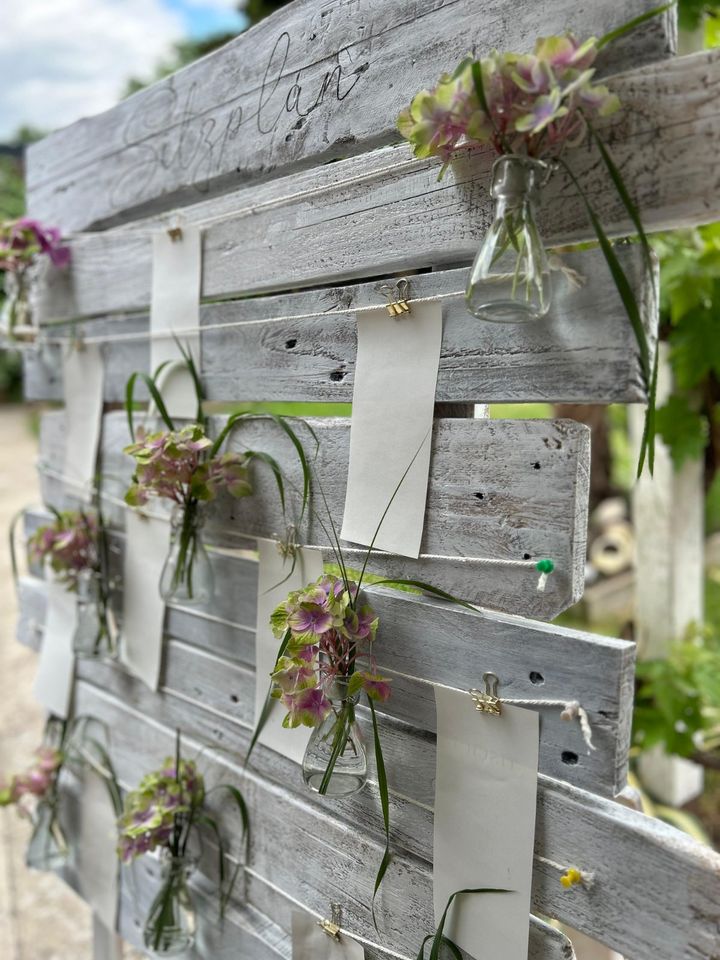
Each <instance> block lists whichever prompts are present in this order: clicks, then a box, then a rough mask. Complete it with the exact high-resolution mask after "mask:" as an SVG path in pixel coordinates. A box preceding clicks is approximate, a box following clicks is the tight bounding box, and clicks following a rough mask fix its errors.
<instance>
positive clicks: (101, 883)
mask: <svg viewBox="0 0 720 960" xmlns="http://www.w3.org/2000/svg"><path fill="white" fill-rule="evenodd" d="M75 856H76V862H77V875H78V879H79V882H80V890H81V893H82V896H83V898H84V899H85V900H86V901H87V902H88V903H89V904H90V906H91V907H92V908H93V910H94V912H95V915H96V917H98V919H99V920H100V921H101V922H102V924H103V926H104V927H105V928H106V929H107V930H114V929H115V926H116V922H117V911H118V872H119V868H118V858H117V820H116V816H115V810H114V808H113V805H112V802H111V800H110V794H109V793H108V788H107V784H106V782H105V781H104V780H103V778H102V777H101V776H99V774H97V773H96V772H95V771H94V770H91V769H87V770H85V772H84V774H83V782H82V794H81V808H80V827H79V836H78V840H77V845H76V848H75Z"/></svg>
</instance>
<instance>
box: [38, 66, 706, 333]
mask: <svg viewBox="0 0 720 960" xmlns="http://www.w3.org/2000/svg"><path fill="white" fill-rule="evenodd" d="M718 83H720V53H719V52H718V51H717V50H715V51H710V52H707V53H699V54H695V55H693V56H690V57H681V58H678V59H676V60H674V61H671V62H669V63H668V64H662V65H657V64H655V65H651V66H649V67H644V68H642V69H640V70H635V71H632V72H630V73H626V74H623V75H621V76H619V77H617V78H615V79H614V80H613V81H612V84H611V85H612V86H613V88H614V89H615V90H616V91H617V92H618V94H619V95H620V96H621V98H623V100H624V102H625V105H626V110H625V111H623V112H622V113H621V114H619V115H617V116H616V117H615V118H611V120H612V123H611V124H610V125H609V127H608V129H607V130H606V131H605V136H606V138H607V139H608V140H609V141H610V142H611V144H612V151H613V156H614V158H615V161H616V163H617V165H618V166H619V168H620V170H621V171H622V174H623V177H624V179H625V182H626V184H628V185H629V189H630V191H631V193H632V195H633V197H634V199H635V202H636V204H637V206H638V208H639V209H640V211H641V213H642V216H643V220H644V223H645V226H646V227H647V228H648V229H652V230H657V229H665V228H671V227H679V226H687V225H692V224H698V223H706V222H709V221H712V220H715V219H718V218H720V194H718V192H717V191H716V190H715V187H714V183H715V177H714V171H715V170H716V167H717V164H718V159H717V157H718V156H719V155H720V151H719V150H718V145H719V143H720V114H719V113H718V109H717V101H718V98H717V95H716V94H717V87H718ZM567 159H568V161H569V162H570V163H571V164H572V166H573V169H574V170H575V172H576V175H577V176H578V178H579V180H580V182H581V183H582V185H583V188H584V189H585V191H586V192H587V193H588V195H589V196H591V197H592V200H593V204H594V207H595V209H596V211H597V213H598V216H599V217H600V219H601V221H602V223H603V225H604V226H605V228H606V230H607V231H608V232H609V233H610V234H611V235H612V234H614V235H622V234H626V233H632V232H634V227H633V225H632V223H631V222H630V221H629V219H628V217H627V214H626V212H625V210H624V207H623V205H622V204H621V203H620V201H619V200H618V198H617V193H616V191H615V190H614V188H613V187H612V182H611V180H610V179H609V176H608V174H607V172H606V171H605V169H604V166H603V164H602V161H601V160H600V158H599V156H598V155H597V154H596V153H595V152H594V151H593V150H590V149H588V148H587V147H582V148H577V149H575V150H574V151H569V152H568V154H567ZM491 162H492V157H491V156H490V155H489V153H487V152H479V153H476V154H472V155H468V156H466V157H465V158H464V159H462V160H457V161H455V162H454V164H453V169H452V171H449V172H448V174H447V175H446V177H445V179H444V180H443V181H442V182H441V183H438V181H437V174H438V169H439V163H438V162H437V161H436V160H432V159H431V160H424V161H416V160H413V159H412V158H411V154H410V150H409V147H408V146H407V145H400V146H396V147H386V148H382V149H379V150H375V151H373V152H372V153H369V154H365V155H363V156H360V157H356V158H353V159H349V160H344V161H340V162H338V163H333V164H328V165H326V166H323V167H319V168H316V169H314V170H310V171H305V172H301V173H298V174H296V175H294V176H292V177H284V178H281V179H279V180H273V181H272V182H270V183H265V184H259V185H255V186H253V187H252V188H248V189H240V190H236V191H234V192H232V193H228V194H225V195H224V196H222V197H220V198H217V199H213V200H209V201H207V202H204V203H198V204H194V205H193V206H192V207H188V208H186V210H185V211H184V212H185V215H186V217H187V219H188V221H194V222H201V221H203V220H206V219H207V218H208V217H217V216H223V217H226V219H223V220H222V221H221V222H215V223H213V224H210V225H209V226H208V227H207V228H206V229H205V231H204V236H203V250H204V259H203V286H202V296H203V297H204V298H206V299H222V298H227V297H231V296H233V295H235V294H238V293H243V294H249V293H254V292H271V291H273V290H282V289H292V288H297V287H303V286H312V285H321V284H322V285H327V284H328V283H332V282H334V281H337V280H345V279H348V280H349V279H353V278H361V277H367V276H381V275H383V274H386V273H390V272H394V271H407V270H413V269H420V268H427V267H438V268H439V267H444V266H449V265H452V266H457V265H460V264H463V263H467V262H469V261H470V259H471V258H472V257H473V256H474V254H475V253H476V251H477V248H478V245H479V244H480V241H481V240H482V238H483V237H484V235H485V233H486V231H487V228H488V226H489V223H490V219H491V216H492V202H491V200H490V198H489V196H488V193H487V186H488V181H489V172H490V165H491ZM357 178H361V179H360V180H357ZM307 191H311V193H310V194H307ZM159 222H160V221H158V220H157V219H156V220H152V219H150V220H142V221H135V222H134V223H133V224H132V225H131V226H130V227H128V228H119V229H117V230H110V231H108V232H106V233H98V234H93V235H85V236H83V237H81V238H80V237H79V238H77V239H76V240H74V241H73V244H72V247H73V266H72V269H71V270H69V271H66V272H65V273H58V272H57V271H54V272H53V271H51V270H48V271H46V278H45V280H44V281H43V282H42V283H41V285H40V290H39V303H38V316H39V317H40V318H41V319H43V320H44V321H50V320H61V319H72V318H75V317H80V316H90V315H102V314H106V313H113V312H117V311H121V310H142V309H145V308H147V305H148V301H149V292H150V272H151V271H150V251H151V237H150V233H149V231H150V230H151V229H153V228H157V227H158V225H159ZM540 228H541V232H542V234H543V236H544V238H545V241H546V242H547V243H548V244H549V245H556V244H563V243H569V242H575V241H579V240H586V239H589V238H592V236H593V234H592V230H591V229H590V227H589V223H588V220H587V213H586V210H585V207H584V204H583V202H582V201H581V200H580V198H579V197H578V196H577V193H576V191H575V188H574V187H573V186H572V185H571V184H570V182H569V181H568V179H567V177H566V176H565V175H561V174H557V175H555V176H554V177H553V178H552V180H551V182H550V184H549V185H548V187H547V188H546V190H545V195H544V202H543V208H542V211H541V218H540Z"/></svg>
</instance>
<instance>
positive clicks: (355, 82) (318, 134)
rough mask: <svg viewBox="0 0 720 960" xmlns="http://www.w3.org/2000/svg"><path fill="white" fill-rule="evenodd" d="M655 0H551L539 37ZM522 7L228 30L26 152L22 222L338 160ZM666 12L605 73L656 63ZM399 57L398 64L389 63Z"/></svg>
mask: <svg viewBox="0 0 720 960" xmlns="http://www.w3.org/2000/svg"><path fill="white" fill-rule="evenodd" d="M654 4H655V0H625V3H624V4H623V5H622V8H619V7H618V5H617V4H616V3H614V2H613V0H595V2H594V3H592V4H589V5H588V4H585V5H579V4H577V3H576V2H574V0H556V2H554V3H553V4H552V5H551V6H549V7H548V8H547V9H546V10H544V11H543V22H542V32H543V33H544V34H545V35H547V34H551V33H557V32H561V31H564V30H567V29H572V30H575V31H576V32H577V33H578V35H580V36H591V35H593V34H594V35H596V36H602V34H604V33H605V32H607V31H608V30H610V29H612V28H614V27H617V26H619V25H620V24H621V23H624V22H626V21H627V20H629V19H630V18H631V17H634V16H636V15H637V14H639V13H642V12H645V11H647V10H649V9H652V8H653V6H654ZM538 29H539V28H538V22H537V16H536V12H535V9H534V7H533V5H532V4H531V3H524V4H520V5H518V4H512V3H510V0H487V2H485V3H484V4H483V5H482V9H478V6H477V4H476V3H474V2H473V0H455V2H453V3H443V4H438V3H436V2H433V0H421V2H416V0H392V2H389V0H352V3H350V4H348V3H347V2H346V0H322V2H321V0H304V2H296V3H294V4H291V5H290V6H289V7H287V8H285V9H284V10H282V11H281V12H279V14H278V15H277V16H275V17H271V18H269V19H267V20H265V21H263V22H262V23H261V24H259V25H258V26H256V27H255V28H253V29H252V30H250V31H249V32H248V33H246V34H243V35H242V36H240V37H239V38H238V39H237V40H235V41H233V42H232V43H230V44H228V45H227V46H225V47H224V48H223V49H222V50H219V51H217V52H216V53H213V54H212V55H211V56H209V57H206V58H204V59H203V60H201V61H199V62H198V63H195V64H193V65H191V66H190V67H188V68H186V69H184V70H182V71H180V72H179V73H177V74H175V75H174V76H172V77H168V78H167V79H165V80H162V81H160V82H159V83H157V84H155V85H154V86H152V87H150V88H149V89H147V90H144V91H142V92H140V93H138V94H136V95H135V96H133V97H130V98H129V99H127V100H124V101H122V102H121V103H120V104H119V105H118V106H116V107H114V108H113V109H111V110H109V111H106V112H105V113H103V114H100V115H99V116H97V117H92V118H90V119H84V120H81V121H79V122H78V123H76V124H73V125H72V126H70V127H68V128H66V129H65V130H61V131H59V132H58V133H55V134H52V135H51V136H50V137H48V138H46V139H45V140H44V141H42V142H41V143H40V144H38V145H35V146H32V147H31V148H30V150H29V152H28V186H29V196H30V209H31V212H32V215H33V216H37V217H39V218H41V219H43V220H46V221H49V222H53V223H55V222H57V223H60V224H62V226H63V227H64V228H65V229H66V230H67V229H78V228H80V227H86V226H87V225H88V224H90V223H93V222H96V221H103V220H104V221H109V220H113V219H118V217H119V216H121V215H122V214H123V213H126V212H127V211H129V210H138V209H148V208H151V207H156V208H165V209H167V207H168V206H169V205H171V204H177V203H178V202H182V201H183V200H186V199H188V198H193V197H196V198H197V197H201V196H203V195H205V194H207V193H209V192H210V193H212V192H217V191H218V190H222V189H225V188H227V187H228V186H237V185H238V184H241V183H244V182H248V181H249V180H252V179H253V178H258V177H267V176H269V175H271V174H272V173H273V172H275V171H278V170H282V169H283V168H289V169H291V168H293V167H301V166H303V165H307V164H309V163H312V162H316V163H317V162H326V161H327V160H331V159H337V158H338V157H347V156H351V155H353V154H356V153H359V152H361V151H363V150H366V149H368V147H372V146H374V145H377V144H382V143H387V142H389V141H391V140H393V139H396V138H397V132H396V128H395V121H396V118H397V115H398V113H399V112H400V110H401V109H402V108H403V107H404V106H405V105H406V104H407V103H408V102H409V100H410V99H411V97H412V96H413V94H414V93H415V92H416V91H417V90H420V89H422V88H423V87H426V86H428V85H431V84H433V83H434V82H435V81H436V79H437V76H438V74H439V73H440V72H441V71H443V70H447V69H451V68H452V67H453V66H454V65H455V63H456V62H457V61H458V60H459V59H460V58H461V57H462V56H463V54H464V53H465V52H467V51H468V50H470V49H472V50H473V51H475V53H476V54H479V55H483V54H485V53H487V52H489V51H490V50H491V49H492V48H493V47H498V48H500V49H511V50H520V51H529V50H531V49H532V46H533V44H534V41H535V37H536V36H537V34H538ZM674 34H675V23H674V15H673V14H672V13H666V14H665V15H664V16H662V17H657V18H656V19H655V20H653V21H652V22H650V23H648V24H645V25H644V26H643V27H642V28H640V29H638V30H637V31H635V32H634V33H633V34H631V35H628V36H627V37H625V38H623V40H622V41H620V42H618V43H617V44H613V45H611V46H610V47H609V48H607V49H606V50H605V51H604V52H603V54H602V56H601V59H600V61H599V67H600V69H601V72H607V71H608V70H611V71H617V70H619V69H625V68H627V67H630V66H639V65H640V64H643V63H649V62H651V61H653V60H657V59H663V58H664V57H666V56H667V55H668V54H670V53H671V52H673V50H674V46H675V36H674ZM400 64H402V70H399V69H398V67H399V65H400Z"/></svg>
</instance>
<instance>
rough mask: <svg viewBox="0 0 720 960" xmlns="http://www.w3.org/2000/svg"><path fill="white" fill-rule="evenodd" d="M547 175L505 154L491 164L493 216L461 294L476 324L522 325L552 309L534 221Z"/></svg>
mask: <svg viewBox="0 0 720 960" xmlns="http://www.w3.org/2000/svg"><path fill="white" fill-rule="evenodd" d="M548 171H549V168H548V165H547V164H545V163H543V162H542V161H540V160H533V159H531V158H530V157H523V156H516V155H514V154H509V155H507V156H503V157H499V158H498V159H497V160H496V161H495V164H494V166H493V172H492V187H491V191H490V192H491V195H492V197H493V199H494V200H495V216H494V219H493V222H492V226H491V227H490V230H489V231H488V233H487V235H486V237H485V239H484V240H483V243H482V246H481V247H480V250H479V251H478V255H477V256H476V257H475V262H474V263H473V266H472V270H471V271H470V282H469V284H468V288H467V291H466V294H465V297H466V302H467V307H468V310H469V311H470V313H472V314H473V316H475V317H478V319H480V320H490V321H492V322H494V323H524V322H526V321H528V320H537V319H539V318H540V317H542V316H544V315H545V314H546V313H547V311H548V309H549V307H550V298H551V279H550V268H549V266H548V260H547V255H546V253H545V247H544V245H543V242H542V238H541V237H540V233H539V231H538V228H537V223H536V219H535V214H536V208H537V205H538V202H539V200H540V191H541V189H542V186H543V184H544V182H545V181H546V180H547V177H548Z"/></svg>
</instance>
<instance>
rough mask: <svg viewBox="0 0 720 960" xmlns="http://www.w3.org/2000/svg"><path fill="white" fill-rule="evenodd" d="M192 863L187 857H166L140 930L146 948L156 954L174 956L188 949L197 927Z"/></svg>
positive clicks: (193, 940) (193, 939)
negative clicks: (159, 881) (143, 925)
mask: <svg viewBox="0 0 720 960" xmlns="http://www.w3.org/2000/svg"><path fill="white" fill-rule="evenodd" d="M193 868H194V862H193V861H192V860H191V859H190V858H188V857H173V856H167V857H166V858H165V859H164V860H163V864H162V883H161V886H160V890H159V892H158V895H157V896H156V897H155V899H154V900H153V902H152V905H151V907H150V911H149V913H148V916H147V920H146V921H145V928H144V930H143V943H144V944H145V947H146V948H147V949H148V950H150V951H151V953H153V954H154V955H155V956H158V957H173V956H176V955H177V954H180V953H184V952H185V951H186V950H189V949H190V948H191V947H192V945H193V944H194V942H195V929H196V926H197V923H196V915H195V907H194V904H193V900H192V896H191V894H190V888H189V885H188V879H189V877H190V874H191V873H192V871H193Z"/></svg>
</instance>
